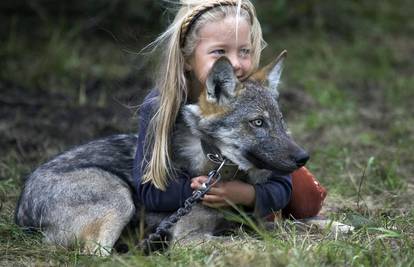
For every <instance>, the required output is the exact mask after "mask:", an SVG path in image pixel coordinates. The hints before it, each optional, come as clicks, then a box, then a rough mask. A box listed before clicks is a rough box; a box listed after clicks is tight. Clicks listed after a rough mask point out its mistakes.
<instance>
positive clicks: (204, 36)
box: [198, 16, 251, 43]
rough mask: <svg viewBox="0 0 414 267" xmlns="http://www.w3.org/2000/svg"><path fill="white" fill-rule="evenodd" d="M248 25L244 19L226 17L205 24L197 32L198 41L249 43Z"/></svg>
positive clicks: (249, 28)
mask: <svg viewBox="0 0 414 267" xmlns="http://www.w3.org/2000/svg"><path fill="white" fill-rule="evenodd" d="M250 30H251V27H250V23H249V22H248V21H246V19H244V18H239V19H236V17H234V16H228V17H226V18H224V19H221V20H218V21H214V22H210V23H207V24H206V25H204V26H202V27H201V28H200V30H199V33H198V37H199V38H200V41H204V40H208V41H217V42H220V41H230V40H232V41H235V39H238V40H239V42H247V43H250V42H251V40H250V34H251V33H250Z"/></svg>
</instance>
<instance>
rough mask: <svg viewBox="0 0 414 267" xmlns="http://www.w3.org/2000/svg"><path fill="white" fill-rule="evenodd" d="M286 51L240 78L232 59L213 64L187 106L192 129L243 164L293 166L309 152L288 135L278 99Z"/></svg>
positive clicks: (242, 166)
mask: <svg viewBox="0 0 414 267" xmlns="http://www.w3.org/2000/svg"><path fill="white" fill-rule="evenodd" d="M285 56H286V52H285V51H284V52H282V54H280V55H279V57H278V58H277V59H276V60H275V61H274V62H273V63H272V64H270V65H268V66H266V67H265V68H263V69H261V70H259V71H257V72H256V73H254V74H253V75H251V76H250V78H248V79H247V80H245V81H242V82H241V81H238V79H237V77H236V76H235V74H234V72H233V68H232V66H231V63H230V61H229V60H228V59H227V58H225V57H222V58H220V59H218V60H217V61H216V63H215V64H214V65H213V67H212V69H211V71H210V73H209V75H208V77H207V81H206V86H205V90H203V92H202V93H201V95H200V98H199V102H198V103H197V104H196V105H187V106H185V107H184V117H185V120H186V122H187V124H188V125H189V126H190V128H191V130H192V132H193V134H195V135H197V136H199V137H200V138H201V139H202V140H207V142H208V143H209V144H210V145H212V146H215V147H217V148H218V149H219V150H220V151H221V153H222V154H223V155H224V156H225V157H227V158H228V159H230V160H231V161H233V162H234V163H236V164H237V165H238V166H239V168H240V169H242V170H245V171H249V170H252V169H268V170H277V171H281V172H286V173H289V172H292V171H294V170H296V169H297V168H299V167H301V166H303V165H305V163H306V161H307V160H308V159H309V156H308V154H307V153H306V151H304V150H303V149H302V148H300V147H299V146H298V145H297V144H296V143H295V142H294V141H293V140H292V138H291V137H290V136H289V134H288V132H287V128H286V125H285V122H284V120H283V116H282V113H281V112H280V109H279V105H278V96H279V94H278V91H277V85H278V83H279V80H280V75H281V72H282V65H283V60H284V58H285Z"/></svg>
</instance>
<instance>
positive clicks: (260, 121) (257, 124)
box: [250, 119, 263, 127]
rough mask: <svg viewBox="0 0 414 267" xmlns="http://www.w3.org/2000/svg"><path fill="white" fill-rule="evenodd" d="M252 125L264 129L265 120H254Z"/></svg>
mask: <svg viewBox="0 0 414 267" xmlns="http://www.w3.org/2000/svg"><path fill="white" fill-rule="evenodd" d="M250 123H251V124H253V126H256V127H262V126H263V120H262V119H255V120H252V121H251V122H250Z"/></svg>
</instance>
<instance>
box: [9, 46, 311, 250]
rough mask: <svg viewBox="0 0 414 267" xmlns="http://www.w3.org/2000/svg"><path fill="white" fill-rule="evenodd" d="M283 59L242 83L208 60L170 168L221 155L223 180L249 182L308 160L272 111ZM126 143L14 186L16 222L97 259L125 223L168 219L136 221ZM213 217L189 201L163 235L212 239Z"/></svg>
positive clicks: (73, 158) (203, 165) (182, 120)
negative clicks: (17, 190)
mask: <svg viewBox="0 0 414 267" xmlns="http://www.w3.org/2000/svg"><path fill="white" fill-rule="evenodd" d="M285 56H286V52H283V53H282V54H281V55H279V57H277V59H276V60H275V61H274V62H272V63H271V64H269V65H268V66H266V67H264V68H263V69H261V70H259V71H257V72H255V73H254V74H252V75H251V76H250V77H249V78H248V79H246V80H244V81H239V80H238V79H237V77H236V75H235V74H234V72H233V68H232V65H231V63H230V61H229V60H228V59H227V58H225V57H222V58H220V59H218V60H217V61H216V63H215V64H214V65H213V67H212V69H211V71H210V73H209V75H208V77H207V81H206V85H205V88H204V89H203V90H202V93H201V95H200V98H199V101H198V103H197V104H191V105H184V106H183V107H182V108H181V112H180V115H179V118H178V119H177V123H176V127H175V130H174V133H173V137H172V151H173V153H172V154H173V168H185V169H188V171H189V173H190V174H192V175H194V176H196V175H202V174H206V173H207V172H208V170H211V169H212V168H215V165H214V164H215V163H213V162H211V161H210V160H208V158H207V156H206V153H209V152H214V153H221V154H222V156H223V157H225V158H227V159H228V160H229V161H231V162H232V164H231V165H230V166H225V168H224V170H223V171H222V177H223V180H230V179H242V180H244V181H246V182H248V183H251V184H255V183H261V182H263V181H265V180H266V179H267V178H268V177H269V175H270V174H271V172H272V171H278V172H283V173H291V172H292V171H294V170H296V169H297V168H299V167H301V166H303V165H304V164H305V163H306V161H307V160H308V159H309V155H308V154H307V152H306V151H305V150H303V149H302V148H301V147H299V146H298V145H297V144H296V143H295V142H294V141H293V140H292V138H291V137H290V135H289V133H288V130H287V127H286V125H285V122H284V119H283V116H282V113H281V111H280V109H279V105H278V96H279V94H278V91H277V86H278V84H279V81H280V76H281V72H282V66H283V60H284V58H285ZM136 142H137V136H135V135H127V134H126V135H115V136H111V137H108V138H104V139H101V140H95V141H91V142H89V143H87V144H84V145H81V146H78V147H75V148H73V149H70V150H68V151H66V152H63V153H62V154H60V155H58V156H56V157H55V158H53V159H52V160H50V161H49V162H47V163H45V164H43V165H41V166H40V167H38V168H37V169H36V170H35V171H34V172H33V173H31V174H30V175H29V176H28V178H27V179H26V181H25V184H24V186H23V189H22V193H21V195H20V198H19V201H18V204H17V207H16V212H15V220H16V223H17V224H18V225H20V226H22V227H25V228H29V229H37V230H40V231H41V232H42V233H43V235H44V239H45V241H46V242H48V243H51V244H57V245H61V246H64V247H71V246H73V245H76V244H81V245H82V246H83V250H84V252H85V253H93V254H97V255H108V254H110V253H111V251H112V249H113V247H114V245H115V243H116V241H117V240H118V239H119V237H120V235H121V232H122V231H123V230H124V228H125V227H126V226H127V225H128V224H129V223H130V222H131V221H134V222H136V221H141V222H142V221H144V220H145V222H146V223H147V224H152V226H151V225H149V226H148V229H151V228H153V227H154V226H156V225H157V224H158V223H159V222H160V220H162V219H163V218H164V217H165V216H167V215H168V214H147V215H146V216H145V218H144V217H142V216H141V214H140V213H139V212H138V210H140V203H138V201H137V197H136V196H137V194H136V192H135V186H134V180H133V177H132V168H133V167H132V166H133V160H134V155H135V151H136ZM206 150H207V151H206ZM209 150H213V151H209ZM223 219H224V217H223V216H222V215H221V214H220V212H218V211H217V210H214V209H211V208H207V207H204V206H202V205H201V204H197V205H196V206H195V207H194V208H193V210H192V211H191V212H190V214H188V215H186V216H184V217H183V218H182V219H181V220H180V221H178V223H177V224H176V225H175V226H174V227H173V228H172V229H171V236H172V240H173V242H174V241H177V242H178V241H183V240H184V241H185V240H194V239H200V238H201V239H202V238H204V237H205V236H208V235H212V234H213V233H214V230H215V229H216V228H217V226H218V225H219V224H220V223H221V221H222V220H223ZM184 243H185V242H184Z"/></svg>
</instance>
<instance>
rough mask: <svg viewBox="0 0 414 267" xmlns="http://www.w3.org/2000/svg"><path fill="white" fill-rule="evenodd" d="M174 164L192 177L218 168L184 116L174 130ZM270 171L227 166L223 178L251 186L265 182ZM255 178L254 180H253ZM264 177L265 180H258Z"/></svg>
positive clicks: (179, 119) (223, 170) (223, 171)
mask: <svg viewBox="0 0 414 267" xmlns="http://www.w3.org/2000/svg"><path fill="white" fill-rule="evenodd" d="M172 147H173V156H174V157H173V162H174V167H175V169H176V170H180V169H184V170H186V171H187V172H188V173H189V175H190V177H196V176H200V175H207V174H208V173H209V172H210V171H212V170H214V169H216V168H217V167H218V165H217V164H215V163H212V162H211V161H210V160H209V159H208V158H207V156H206V155H205V151H203V148H202V145H201V140H200V137H198V136H197V135H195V134H194V133H193V132H192V131H191V129H190V127H189V126H188V125H187V124H186V123H185V121H184V120H183V118H182V116H180V117H179V118H178V119H177V122H176V126H175V129H174V134H173V139H172ZM269 174H270V173H269V171H268V170H259V169H255V168H253V169H252V170H250V171H248V173H246V172H244V171H242V170H239V168H238V166H237V165H225V166H224V167H223V168H222V171H221V176H222V179H223V180H235V179H238V180H244V181H246V182H249V183H251V184H255V183H258V182H263V181H265V180H267V177H268V176H269ZM252 177H254V179H253V178H252ZM258 177H262V178H263V179H258Z"/></svg>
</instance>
